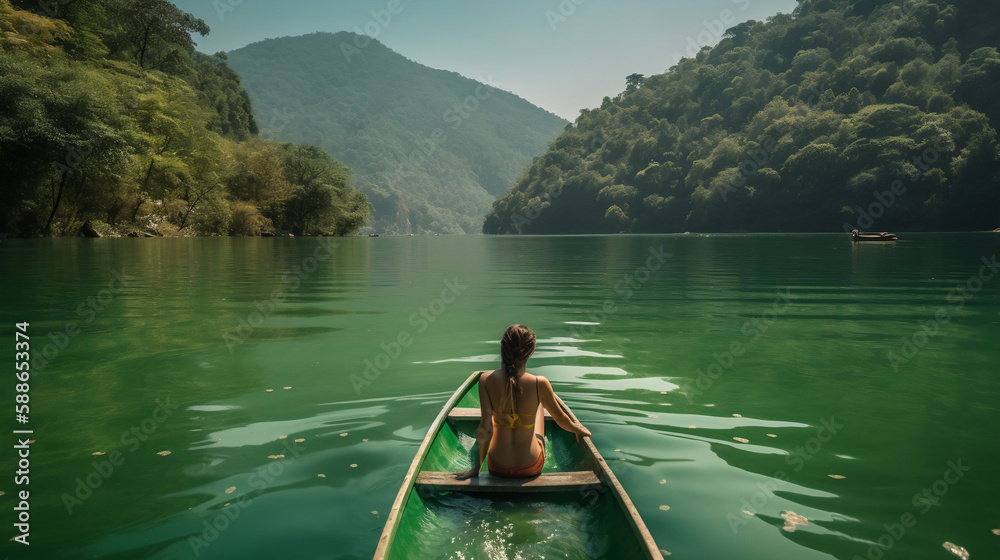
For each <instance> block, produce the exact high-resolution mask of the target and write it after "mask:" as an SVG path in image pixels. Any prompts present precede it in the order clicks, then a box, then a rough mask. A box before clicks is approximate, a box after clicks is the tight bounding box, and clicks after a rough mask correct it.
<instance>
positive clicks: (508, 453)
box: [459, 325, 590, 479]
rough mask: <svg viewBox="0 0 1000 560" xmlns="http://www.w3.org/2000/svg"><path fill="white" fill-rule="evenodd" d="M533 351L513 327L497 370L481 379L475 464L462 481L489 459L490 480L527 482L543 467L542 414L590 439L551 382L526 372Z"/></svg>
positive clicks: (529, 336) (530, 336) (528, 333)
mask: <svg viewBox="0 0 1000 560" xmlns="http://www.w3.org/2000/svg"><path fill="white" fill-rule="evenodd" d="M534 351H535V333H534V332H532V330H531V329H529V328H528V327H526V326H524V325H511V326H509V327H507V330H506V331H505V332H504V333H503V339H502V340H501V341H500V369H497V370H494V371H490V372H486V373H483V374H482V376H481V377H480V378H479V402H480V407H481V409H482V420H481V421H480V423H479V431H478V436H479V438H478V440H479V441H478V448H479V449H478V453H477V456H478V461H477V462H476V463H475V465H474V466H473V468H472V470H469V471H467V472H464V473H462V474H460V475H459V478H460V479H466V478H471V477H474V476H479V470H480V469H481V468H482V464H483V459H484V458H486V457H487V456H488V457H489V460H488V465H489V466H488V468H489V471H490V474H493V475H498V476H507V477H516V478H530V477H533V476H537V475H538V474H539V473H541V472H542V466H543V465H544V464H545V413H544V410H548V411H549V414H550V415H551V416H552V419H553V420H555V421H556V424H559V427H561V428H562V429H564V430H566V431H567V432H570V433H573V434H576V435H577V439H579V437H580V436H589V435H590V432H589V431H588V430H587V429H586V428H584V427H583V425H582V424H580V423H579V422H575V423H574V422H573V421H572V420H571V419H570V417H569V416H567V415H566V413H565V412H564V411H563V409H562V407H560V406H559V403H558V401H557V400H556V394H555V392H553V390H552V385H551V384H549V380H548V379H545V378H544V377H542V376H540V375H533V374H531V373H528V372H526V371H525V364H526V363H527V362H528V358H529V357H530V356H531V354H532V353H533V352H534Z"/></svg>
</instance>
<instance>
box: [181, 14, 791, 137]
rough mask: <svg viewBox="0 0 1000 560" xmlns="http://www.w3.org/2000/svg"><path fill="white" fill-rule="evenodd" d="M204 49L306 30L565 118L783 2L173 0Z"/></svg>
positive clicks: (229, 47) (228, 47) (237, 45)
mask: <svg viewBox="0 0 1000 560" xmlns="http://www.w3.org/2000/svg"><path fill="white" fill-rule="evenodd" d="M174 3H175V4H176V5H177V6H179V7H180V8H181V9H183V10H184V11H187V12H190V13H192V14H194V15H195V16H197V17H199V18H201V19H203V20H205V23H207V24H208V25H209V27H211V29H212V33H211V34H210V35H208V36H207V37H198V36H195V38H196V39H197V41H198V49H199V50H201V51H203V52H207V53H215V52H218V51H229V50H233V49H237V48H240V47H242V46H244V45H247V44H249V43H253V42H256V41H260V40H262V39H266V38H273V37H284V36H294V35H304V34H306V33H312V32H314V31H330V32H337V31H356V32H360V33H363V34H367V35H371V36H374V37H375V38H376V39H378V40H379V41H381V42H382V43H384V44H385V45H387V46H388V47H389V48H391V49H393V50H394V51H396V52H398V53H400V54H402V55H403V56H405V57H407V58H409V59H411V60H415V61H417V62H419V63H421V64H424V65H426V66H430V67H432V68H441V69H445V70H452V71H455V72H458V73H459V74H462V75H464V76H467V77H469V78H474V79H477V80H480V81H484V82H486V81H489V82H490V83H491V84H493V85H495V86H497V87H499V88H501V89H505V90H508V91H511V92H514V93H516V94H517V95H520V96H521V97H523V98H525V99H527V100H528V101H531V102H532V103H534V104H536V105H538V106H540V107H543V108H545V109H548V110H549V111H552V112H553V113H556V114H557V115H560V116H562V117H564V118H566V119H568V120H574V119H576V116H577V115H578V114H579V111H580V109H583V108H591V107H596V106H599V105H600V104H601V99H602V98H603V97H604V96H606V95H607V96H614V95H616V94H618V93H620V92H621V91H622V90H624V89H625V76H627V75H629V74H632V73H634V72H638V73H640V74H645V75H647V76H648V75H650V74H658V73H662V72H664V71H665V70H666V69H667V68H669V67H670V66H673V65H674V64H675V63H676V62H677V60H678V59H679V58H680V57H681V56H690V55H691V54H693V53H694V52H696V51H697V48H698V47H701V46H705V45H714V44H716V43H717V42H718V41H719V39H720V38H721V35H722V32H723V31H724V30H725V29H728V28H729V27H732V26H734V25H736V24H737V23H739V22H742V21H746V20H748V19H756V20H763V19H766V18H767V17H768V16H771V15H774V14H776V13H778V12H786V13H788V12H791V11H792V10H793V9H794V8H795V6H796V4H797V2H796V1H795V0H697V1H694V0H659V1H655V0H614V1H613V0H495V1H491V2H488V1H484V0H423V1H421V0H351V1H347V0H322V1H321V0H283V1H281V2H277V1H265V0H174Z"/></svg>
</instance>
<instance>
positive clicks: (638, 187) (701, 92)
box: [483, 0, 1000, 233]
mask: <svg viewBox="0 0 1000 560" xmlns="http://www.w3.org/2000/svg"><path fill="white" fill-rule="evenodd" d="M997 21H1000V4H997V3H996V2H992V1H990V2H987V1H982V0H980V1H972V0H950V1H945V0H941V1H921V0H907V1H905V2H884V1H878V0H859V1H846V0H812V1H809V0H800V3H799V6H798V8H797V9H796V10H795V12H794V13H793V14H791V15H786V14H779V15H776V16H774V17H772V18H769V19H768V21H767V22H755V21H749V22H745V23H742V24H740V25H737V26H735V27H733V28H731V29H729V30H728V31H726V32H725V35H724V37H723V38H722V39H721V41H720V42H719V43H718V45H717V46H715V47H714V48H704V49H702V50H701V52H699V53H698V54H697V56H696V57H695V58H694V59H684V60H682V61H680V62H679V63H678V64H677V65H676V66H674V67H672V68H670V69H669V70H668V71H667V72H666V73H664V74H660V75H655V76H650V77H646V78H643V77H642V76H640V75H631V76H629V77H628V81H627V85H626V89H625V91H624V92H623V93H622V94H621V95H619V96H617V97H616V98H615V99H608V98H605V100H604V103H603V104H602V106H601V107H600V108H597V109H592V110H584V111H582V112H581V114H580V116H579V118H577V120H576V122H575V123H574V124H573V127H572V128H571V129H568V130H567V131H566V132H565V133H563V134H562V135H561V136H560V137H559V138H558V140H556V141H555V143H553V144H552V146H551V147H550V149H549V150H548V152H546V153H545V154H544V155H543V156H541V157H539V158H537V159H536V160H535V161H534V163H533V164H532V165H531V166H530V167H529V168H528V169H527V170H525V172H524V173H523V174H522V175H521V177H520V178H519V179H518V181H517V183H516V184H515V186H514V188H513V189H512V190H511V191H510V192H509V193H508V194H506V195H504V196H502V197H501V198H499V199H498V200H497V201H496V202H495V203H494V206H493V211H492V212H491V213H490V214H489V215H488V217H487V219H486V223H485V225H484V228H483V230H484V232H486V233H582V232H609V233H610V232H678V231H688V230H690V231H840V230H842V229H850V228H852V227H858V228H859V229H875V230H890V229H898V230H904V231H911V230H981V229H993V228H995V227H998V226H1000V165H998V150H997V137H996V136H997V135H996V130H997V127H998V125H1000V52H998V50H997V47H998V46H1000V34H998V33H997V31H996V29H997V28H996V25H997V24H996V22H997ZM626 66H627V65H626Z"/></svg>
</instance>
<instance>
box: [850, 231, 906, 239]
mask: <svg viewBox="0 0 1000 560" xmlns="http://www.w3.org/2000/svg"><path fill="white" fill-rule="evenodd" d="M851 239H853V240H854V241H897V240H898V239H899V238H898V237H896V234H894V233H888V232H885V231H883V232H880V233H871V232H863V231H858V230H856V229H855V230H852V231H851Z"/></svg>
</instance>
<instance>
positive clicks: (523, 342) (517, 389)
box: [500, 325, 535, 395]
mask: <svg viewBox="0 0 1000 560" xmlns="http://www.w3.org/2000/svg"><path fill="white" fill-rule="evenodd" d="M534 351H535V333H534V331H532V330H531V329H529V328H528V327H526V326H524V325H511V326H509V327H507V330H506V331H504V333H503V338H502V339H501V340H500V367H501V368H502V369H503V370H504V372H505V373H506V374H507V383H508V384H509V385H510V388H511V392H512V393H513V394H514V395H519V394H521V384H520V383H519V382H518V380H517V368H518V367H519V366H521V365H524V363H525V362H527V361H528V358H529V357H531V354H532V353H533V352H534Z"/></svg>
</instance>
